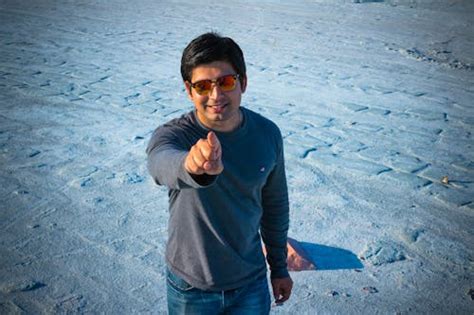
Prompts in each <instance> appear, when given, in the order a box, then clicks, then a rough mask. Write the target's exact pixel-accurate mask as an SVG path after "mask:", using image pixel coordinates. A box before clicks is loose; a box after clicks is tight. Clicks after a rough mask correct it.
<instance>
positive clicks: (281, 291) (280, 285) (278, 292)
mask: <svg viewBox="0 0 474 315" xmlns="http://www.w3.org/2000/svg"><path fill="white" fill-rule="evenodd" d="M271 282H272V289H273V296H274V297H275V303H277V304H279V303H283V302H285V301H286V300H288V299H289V298H290V295H291V289H292V288H293V280H291V278H290V277H286V278H281V279H271Z"/></svg>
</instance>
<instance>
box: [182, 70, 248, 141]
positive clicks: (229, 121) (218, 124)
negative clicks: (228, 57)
mask: <svg viewBox="0 0 474 315" xmlns="http://www.w3.org/2000/svg"><path fill="white" fill-rule="evenodd" d="M228 74H237V73H236V72H235V70H234V68H232V65H231V64H230V63H228V62H226V61H214V62H211V63H208V64H203V65H200V66H198V67H196V68H194V69H193V73H192V77H191V82H192V83H195V82H198V81H201V80H215V79H217V78H220V77H222V76H225V75H228ZM246 85H247V78H244V80H243V84H240V80H237V83H236V86H235V89H233V90H232V91H227V92H226V91H222V90H221V88H220V87H219V86H218V84H215V83H214V84H212V90H211V91H210V92H209V94H207V95H199V94H198V93H197V92H196V90H195V89H194V88H192V87H191V84H190V83H189V82H185V86H186V92H187V94H188V97H189V98H190V99H191V101H193V103H194V106H195V107H196V111H197V116H198V119H199V121H200V122H201V123H202V124H203V125H205V126H206V127H208V128H210V129H214V130H217V131H223V132H226V131H231V130H233V129H235V128H236V127H238V125H239V123H240V111H239V106H240V100H241V98H242V93H244V92H245V88H246Z"/></svg>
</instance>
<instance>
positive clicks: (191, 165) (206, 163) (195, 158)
mask: <svg viewBox="0 0 474 315" xmlns="http://www.w3.org/2000/svg"><path fill="white" fill-rule="evenodd" d="M184 168H185V169H186V171H188V173H190V174H195V175H201V174H208V175H218V174H220V173H221V172H222V171H223V170H224V166H223V165H222V148H221V143H220V142H219V139H218V138H217V136H216V134H215V133H214V132H212V131H210V132H209V133H208V134H207V138H206V139H199V140H198V141H197V142H196V144H195V145H193V146H192V147H191V150H189V153H188V155H187V156H186V159H185V160H184Z"/></svg>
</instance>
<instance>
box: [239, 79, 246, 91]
mask: <svg viewBox="0 0 474 315" xmlns="http://www.w3.org/2000/svg"><path fill="white" fill-rule="evenodd" d="M240 89H241V90H242V93H245V90H246V89H247V76H244V77H243V79H242V82H241V83H240Z"/></svg>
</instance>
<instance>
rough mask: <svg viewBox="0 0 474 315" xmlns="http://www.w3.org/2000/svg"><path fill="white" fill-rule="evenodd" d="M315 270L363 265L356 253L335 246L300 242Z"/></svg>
mask: <svg viewBox="0 0 474 315" xmlns="http://www.w3.org/2000/svg"><path fill="white" fill-rule="evenodd" d="M300 245H301V247H303V249H304V251H305V252H306V255H307V256H308V258H309V259H310V260H311V261H312V262H313V263H314V264H315V265H316V270H336V269H362V268H364V265H363V264H362V262H361V261H360V259H359V258H358V257H357V255H356V254H354V253H352V252H350V251H348V250H345V249H342V248H336V247H329V246H324V245H318V244H313V243H306V242H300Z"/></svg>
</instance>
